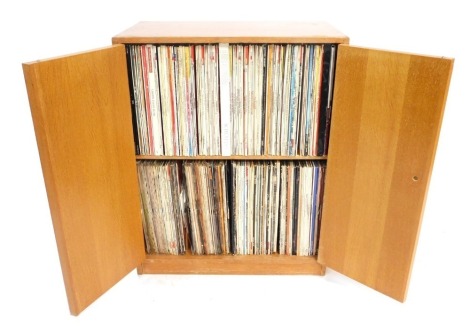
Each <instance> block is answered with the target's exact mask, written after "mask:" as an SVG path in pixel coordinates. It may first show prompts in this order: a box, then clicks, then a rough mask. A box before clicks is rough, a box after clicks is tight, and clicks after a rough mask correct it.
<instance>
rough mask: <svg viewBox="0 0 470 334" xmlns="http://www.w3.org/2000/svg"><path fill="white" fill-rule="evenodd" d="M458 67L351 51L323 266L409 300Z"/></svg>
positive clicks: (327, 204)
mask: <svg viewBox="0 0 470 334" xmlns="http://www.w3.org/2000/svg"><path fill="white" fill-rule="evenodd" d="M452 66H453V60H452V59H445V58H433V57H425V56H417V55H411V54H401V53H392V52H385V51H378V50H369V49H363V48H357V47H352V46H343V45H341V46H340V47H339V50H338V58H337V66H336V68H337V71H336V77H335V92H334V100H333V114H332V121H331V124H332V125H331V135H330V146H329V152H328V167H327V176H326V185H325V194H324V207H323V217H322V227H321V233H320V247H319V258H318V260H319V262H320V263H322V264H324V265H326V266H327V267H330V268H332V269H334V270H336V271H338V272H341V273H343V274H345V275H347V276H349V277H351V278H353V279H355V280H357V281H359V282H362V283H364V284H366V285H368V286H370V287H372V288H374V289H376V290H378V291H380V292H382V293H384V294H386V295H388V296H390V297H392V298H395V299H397V300H400V301H404V299H405V297H406V291H407V286H408V281H409V277H410V272H411V267H412V262H413V257H414V253H415V249H416V244H417V238H418V233H419V228H420V224H421V217H422V212H423V208H424V203H425V199H426V192H427V189H428V185H429V181H430V176H431V170H432V166H433V161H434V156H435V152H436V147H437V141H438V136H439V131H440V127H441V122H442V116H443V111H444V105H445V101H446V97H447V91H448V86H449V81H450V76H451V72H452Z"/></svg>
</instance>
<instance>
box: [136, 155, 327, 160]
mask: <svg viewBox="0 0 470 334" xmlns="http://www.w3.org/2000/svg"><path fill="white" fill-rule="evenodd" d="M326 159H327V156H326V155H323V156H319V157H314V156H300V155H295V156H285V155H230V156H224V155H197V156H168V155H136V160H260V161H269V160H287V161H289V160H306V161H309V160H326Z"/></svg>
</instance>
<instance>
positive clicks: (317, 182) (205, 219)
mask: <svg viewBox="0 0 470 334" xmlns="http://www.w3.org/2000/svg"><path fill="white" fill-rule="evenodd" d="M137 169H138V176H139V183H140V194H141V205H142V212H143V215H142V216H143V227H144V235H145V242H146V250H147V253H150V254H152V253H157V254H185V253H187V252H188V253H192V254H197V255H201V254H242V255H247V254H273V253H277V254H287V255H300V256H310V255H315V254H316V252H317V248H318V246H317V242H318V234H319V227H320V223H321V211H322V210H321V209H322V197H323V188H324V178H325V170H326V162H325V161H228V162H227V161H150V160H146V161H143V160H141V161H138V163H137Z"/></svg>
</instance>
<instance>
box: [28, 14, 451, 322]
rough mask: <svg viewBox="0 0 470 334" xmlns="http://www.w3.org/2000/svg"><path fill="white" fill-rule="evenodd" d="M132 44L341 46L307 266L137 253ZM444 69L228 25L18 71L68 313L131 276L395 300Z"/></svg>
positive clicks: (417, 214) (272, 27)
mask: <svg viewBox="0 0 470 334" xmlns="http://www.w3.org/2000/svg"><path fill="white" fill-rule="evenodd" d="M141 43H155V44H178V43H337V44H339V47H338V52H337V63H336V73H335V90H334V99H333V111H332V120H331V133H330V144H329V151H328V156H327V174H326V184H325V193H324V203H323V217H322V226H321V233H320V244H319V253H318V257H301V256H280V255H246V256H240V255H225V256H222V255H204V256H194V255H184V256H170V255H148V254H146V253H145V247H144V239H143V234H142V218H141V209H140V203H139V190H138V182H137V173H136V159H138V158H139V157H136V155H135V151H134V142H133V133H132V131H133V130H132V119H131V104H130V96H129V84H128V83H129V73H128V70H127V64H126V52H125V46H124V44H141ZM452 66H453V60H452V59H447V58H441V57H439V58H437V57H436V58H435V57H427V56H418V55H412V54H403V53H394V52H386V51H379V50H371V49H365V48H358V47H352V46H349V45H348V37H346V36H345V35H343V34H342V33H340V32H338V31H336V30H335V29H334V28H332V27H330V26H328V25H327V24H316V23H235V22H224V23H222V22H219V23H191V22H166V23H162V22H142V23H139V24H137V25H135V26H133V27H131V28H130V29H128V30H125V31H124V32H122V33H120V34H118V35H117V36H115V37H114V38H113V46H110V47H107V48H103V49H100V50H94V51H89V52H84V53H79V54H74V55H71V56H66V57H59V58H54V59H48V60H43V61H37V62H32V63H27V64H23V70H24V74H25V79H26V85H27V90H28V95H29V101H30V106H31V112H32V117H33V121H34V128H35V132H36V138H37V143H38V149H39V153H40V158H41V164H42V169H43V174H44V180H45V184H46V189H47V195H48V200H49V205H50V210H51V215H52V221H53V225H54V231H55V235H56V239H57V245H58V250H59V255H60V261H61V265H62V272H63V276H64V282H65V287H66V291H67V296H68V300H69V305H70V310H71V313H72V314H78V313H80V312H81V311H82V310H83V309H85V308H86V307H87V306H88V305H89V304H91V303H92V302H93V301H94V300H96V299H97V298H98V297H99V296H100V295H101V294H103V293H104V292H105V291H106V290H108V289H109V288H110V287H112V286H113V285H114V284H115V283H116V282H118V281H119V280H120V279H121V278H122V277H124V276H125V275H126V274H127V273H129V272H130V271H132V270H133V269H135V268H137V269H138V271H139V273H141V274H152V273H181V274H184V273H211V274H213V273H217V274H235V273H236V274H240V273H242V274H286V273H287V274H319V275H322V274H324V269H325V267H330V268H332V269H335V270H337V271H339V272H341V273H343V274H345V275H347V276H349V277H351V278H353V279H355V280H357V281H359V282H362V283H364V284H366V285H368V286H370V287H372V288H374V289H376V290H378V291H380V292H383V293H384V294H386V295H389V296H391V297H392V298H395V299H397V300H400V301H403V300H404V299H405V296H406V290H407V286H408V281H409V276H410V272H411V267H412V262H413V256H414V252H415V248H416V243H417V238H418V233H419V228H420V224H421V217H422V212H423V208H424V204H425V198H426V192H427V189H428V185H429V180H430V176H431V171H432V165H433V160H434V155H435V152H436V147H437V142H438V137H439V131H440V126H441V122H442V117H443V111H444V106H445V101H446V97H447V91H448V87H449V82H450V77H451V72H452ZM229 158H230V157H229ZM165 159H171V157H170V158H168V157H165Z"/></svg>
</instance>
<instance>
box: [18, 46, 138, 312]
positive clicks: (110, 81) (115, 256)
mask: <svg viewBox="0 0 470 334" xmlns="http://www.w3.org/2000/svg"><path fill="white" fill-rule="evenodd" d="M23 70H24V74H25V80H26V85H27V89H28V96H29V100H30V106H31V112H32V116H33V122H34V128H35V132H36V139H37V143H38V149H39V154H40V158H41V165H42V169H43V174H44V180H45V184H46V190H47V195H48V200H49V205H50V209H51V216H52V221H53V225H54V232H55V235H56V239H57V246H58V251H59V256H60V261H61V265H62V272H63V276H64V282H65V287H66V291H67V297H68V300H69V306H70V310H71V313H72V314H78V313H79V312H81V311H82V310H83V309H84V308H86V307H87V306H88V305H89V304H90V303H92V302H93V301H94V300H95V299H96V298H98V297H99V296H100V295H101V294H103V293H104V292H105V291H106V290H108V289H109V288H110V287H111V286H113V285H114V284H115V283H116V282H117V281H119V280H120V279H121V278H122V277H123V276H125V275H126V274H127V273H129V272H130V271H131V270H133V269H134V268H136V267H137V265H138V264H139V263H140V262H141V261H142V260H143V258H144V246H143V236H142V228H141V222H140V204H139V192H138V186H137V174H136V167H135V154H134V146H133V137H132V122H131V113H130V99H129V88H128V85H127V70H126V60H125V50H124V47H123V46H114V47H111V48H106V49H102V50H96V51H92V52H88V53H82V54H77V55H73V56H69V57H62V58H55V59H53V60H47V61H38V62H34V63H29V64H24V65H23Z"/></svg>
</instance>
